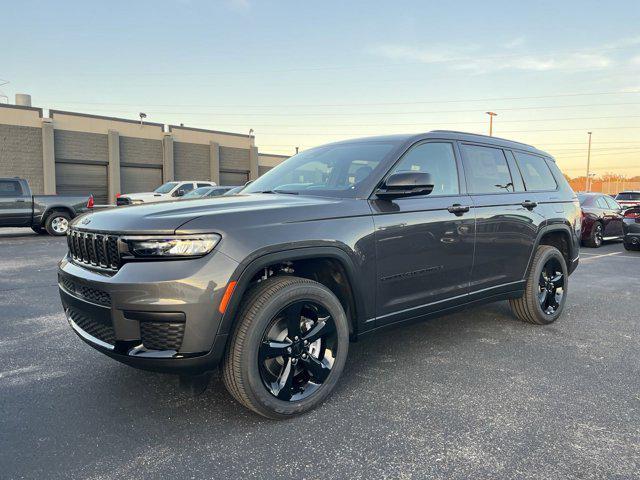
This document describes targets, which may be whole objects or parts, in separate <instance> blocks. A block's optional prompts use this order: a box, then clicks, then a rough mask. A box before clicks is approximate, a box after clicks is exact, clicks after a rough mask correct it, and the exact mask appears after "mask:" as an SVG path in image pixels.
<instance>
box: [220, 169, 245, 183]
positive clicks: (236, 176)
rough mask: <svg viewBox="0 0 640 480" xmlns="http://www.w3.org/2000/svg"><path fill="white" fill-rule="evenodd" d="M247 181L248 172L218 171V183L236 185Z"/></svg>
mask: <svg viewBox="0 0 640 480" xmlns="http://www.w3.org/2000/svg"><path fill="white" fill-rule="evenodd" d="M248 181H249V172H228V171H227V172H225V171H224V170H221V171H220V185H229V186H237V185H244V184H245V183H247V182H248Z"/></svg>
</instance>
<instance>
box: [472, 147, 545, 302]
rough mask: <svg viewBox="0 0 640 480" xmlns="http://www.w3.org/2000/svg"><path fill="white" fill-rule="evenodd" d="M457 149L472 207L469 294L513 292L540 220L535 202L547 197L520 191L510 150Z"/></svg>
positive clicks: (494, 148)
mask: <svg viewBox="0 0 640 480" xmlns="http://www.w3.org/2000/svg"><path fill="white" fill-rule="evenodd" d="M460 149H461V151H462V160H463V164H464V170H465V178H466V181H467V190H468V191H469V194H470V195H471V198H472V200H473V204H474V207H475V210H476V248H475V256H474V264H473V272H472V274H471V293H474V292H476V293H478V292H483V291H485V294H486V295H491V294H494V293H495V294H497V293H500V292H503V291H509V290H512V289H514V288H516V287H517V285H516V284H517V283H519V282H521V281H522V280H523V279H524V275H525V272H526V269H527V265H528V263H529V258H530V255H531V252H532V250H533V246H534V244H535V241H536V237H537V234H538V229H539V227H540V225H541V224H542V223H543V222H544V221H545V217H544V215H543V213H542V211H543V209H542V208H541V207H540V205H539V201H540V200H541V199H542V198H544V197H546V195H545V196H542V195H540V194H536V193H535V192H534V191H531V192H528V191H526V190H525V186H524V182H523V179H522V175H521V174H520V171H519V168H518V166H517V164H516V162H515V158H514V157H513V156H512V152H511V151H509V150H505V149H503V148H500V147H496V146H492V145H484V144H475V143H462V144H461V146H460ZM538 158H539V159H540V161H542V162H543V163H544V159H542V157H538ZM545 167H546V163H545ZM546 168H547V170H548V167H546ZM549 175H550V176H551V173H550V172H549Z"/></svg>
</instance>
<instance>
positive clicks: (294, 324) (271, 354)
mask: <svg viewBox="0 0 640 480" xmlns="http://www.w3.org/2000/svg"><path fill="white" fill-rule="evenodd" d="M337 347H338V336H337V332H336V327H335V323H334V320H333V318H332V317H331V315H330V314H329V312H328V311H327V309H326V308H324V307H323V306H322V305H320V304H318V303H315V302H313V301H307V300H302V301H297V302H294V303H292V304H291V305H288V306H287V307H285V308H283V309H282V310H281V311H280V312H278V314H277V315H276V316H275V318H274V319H273V320H272V321H271V322H270V324H269V325H268V326H267V328H266V330H265V332H264V335H263V337H262V343H261V345H260V350H259V352H258V368H259V369H260V378H261V379H262V382H263V384H264V386H265V387H266V388H267V390H268V391H269V393H271V395H273V396H274V397H276V398H278V399H279V400H284V401H290V402H294V401H299V400H303V399H305V398H307V397H309V396H310V395H312V394H313V393H314V392H315V391H316V390H317V389H318V388H320V386H321V385H322V384H323V383H324V381H325V380H326V379H327V377H328V376H329V374H330V373H331V369H332V367H333V364H334V362H335V358H336V355H337Z"/></svg>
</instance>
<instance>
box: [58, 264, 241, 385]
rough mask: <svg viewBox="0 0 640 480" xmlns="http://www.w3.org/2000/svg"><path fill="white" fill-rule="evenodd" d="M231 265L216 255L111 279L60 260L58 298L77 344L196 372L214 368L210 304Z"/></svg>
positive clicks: (149, 365) (214, 322)
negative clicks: (75, 334) (76, 338)
mask: <svg viewBox="0 0 640 480" xmlns="http://www.w3.org/2000/svg"><path fill="white" fill-rule="evenodd" d="M237 267H238V263H237V262H235V261H234V260H232V259H230V258H229V257H227V256H225V255H224V254H222V253H220V252H214V253H212V254H210V255H207V256H205V257H203V258H199V259H194V260H175V261H154V262H138V263H127V264H125V265H123V266H122V267H121V268H120V270H119V271H118V272H116V273H115V274H113V275H106V274H103V273H100V272H97V271H93V270H88V269H87V268H84V267H81V266H79V265H77V264H75V263H73V261H71V260H70V259H69V258H68V257H65V258H64V259H63V260H62V261H61V262H60V267H59V272H58V283H59V289H60V298H61V301H62V305H63V308H64V311H65V314H66V316H67V319H68V321H69V324H70V326H71V328H72V329H73V330H74V331H75V332H76V333H77V334H78V336H80V337H81V338H82V339H83V340H84V341H85V342H87V343H88V344H89V345H91V346H92V347H94V348H96V349H97V350H99V351H101V352H102V353H104V354H106V355H109V356H110V357H112V358H115V359H116V360H118V361H121V362H123V363H126V364H128V365H131V366H134V367H137V368H143V369H147V370H154V371H163V372H174V373H199V372H202V371H206V370H209V369H213V368H215V367H216V365H217V364H218V363H219V361H220V359H221V358H222V354H223V352H224V346H225V344H226V338H227V337H226V335H217V333H218V327H219V324H220V320H221V314H220V313H219V312H218V305H219V304H220V301H221V299H222V296H223V295H224V290H225V288H226V286H227V283H228V282H229V280H230V278H231V276H232V275H233V274H234V272H235V270H236V268H237Z"/></svg>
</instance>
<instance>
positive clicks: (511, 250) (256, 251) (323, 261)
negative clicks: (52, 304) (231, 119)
mask: <svg viewBox="0 0 640 480" xmlns="http://www.w3.org/2000/svg"><path fill="white" fill-rule="evenodd" d="M580 221H581V216H580V206H579V203H578V200H577V197H576V195H575V194H574V192H573V191H572V190H571V188H570V187H569V185H568V184H567V182H566V181H565V180H564V178H563V176H562V174H561V173H560V171H559V169H558V167H557V166H556V164H555V161H554V160H553V159H552V158H551V157H550V156H549V155H548V154H546V153H544V152H542V151H540V150H537V149H535V148H533V147H531V146H528V145H524V144H522V143H517V142H512V141H508V140H501V139H497V138H492V137H485V136H480V135H471V134H464V133H457V132H449V131H433V132H429V133H426V134H421V135H395V136H381V137H373V138H367V139H361V140H351V141H345V142H338V143H332V144H329V145H325V146H321V147H317V148H313V149H310V150H307V151H304V152H302V153H300V154H298V155H296V156H294V157H292V158H290V159H288V160H287V161H285V162H284V163H282V164H281V165H279V166H277V167H275V168H274V169H272V170H271V171H269V172H268V173H267V174H265V175H264V176H262V177H260V178H259V179H257V180H256V181H255V182H253V183H252V184H251V185H249V186H247V187H245V188H244V189H243V191H242V193H241V194H239V195H235V196H230V197H226V196H223V197H219V198H217V199H213V200H212V199H207V200H194V201H190V202H175V203H170V204H167V203H165V204H155V205H141V206H134V207H126V208H121V209H116V210H112V211H105V212H96V213H93V214H91V215H88V216H85V217H83V218H82V219H80V220H79V221H76V222H75V223H74V225H73V226H72V228H71V230H70V233H69V235H68V241H69V253H68V254H67V255H66V256H65V258H64V259H63V260H62V261H61V262H60V268H59V285H60V295H61V297H62V304H63V306H64V311H65V312H66V315H67V317H68V320H69V323H70V325H71V327H72V328H73V330H74V331H75V332H76V333H77V334H78V335H79V336H80V337H81V338H82V339H83V340H84V341H85V342H87V343H88V344H90V345H91V346H92V347H94V348H96V349H97V350H99V351H101V352H103V353H105V354H106V355H109V356H111V357H113V358H115V359H116V360H119V361H121V362H124V363H126V364H129V365H131V366H135V367H139V368H144V369H149V370H156V371H163V372H173V373H178V374H180V375H181V376H182V378H184V377H185V376H187V375H196V374H201V373H202V372H209V371H212V370H214V369H215V368H216V367H217V366H221V369H222V372H223V381H224V383H225V385H226V387H227V389H228V390H229V392H230V393H231V394H232V395H233V396H234V397H235V398H236V399H237V400H238V401H239V402H241V403H242V404H243V405H245V406H246V407H248V408H250V409H252V410H254V411H255V412H257V413H259V414H262V415H264V416H267V417H270V418H286V417H289V416H292V415H295V414H299V413H302V412H305V411H308V410H310V409H311V408H313V407H315V406H317V405H318V404H319V403H321V402H322V401H323V400H324V399H325V398H326V397H327V395H329V393H330V392H331V391H332V390H333V388H334V387H335V385H336V382H337V381H338V378H339V377H340V374H341V372H342V370H343V367H344V364H345V360H346V358H347V352H348V349H349V341H350V340H352V341H354V340H356V339H358V338H361V337H362V336H364V335H367V334H371V333H373V332H376V331H379V330H382V329H384V328H387V327H389V326H392V325H398V324H402V323H406V322H410V321H413V320H416V319H426V318H429V317H434V316H439V315H443V314H446V313H449V312H452V311H454V310H457V309H460V308H464V307H469V306H472V305H477V304H481V303H485V302H492V301H497V300H509V302H510V304H511V306H512V309H513V312H514V313H515V315H516V316H517V317H518V318H520V319H522V320H524V321H526V322H530V323H534V324H549V323H551V322H553V321H555V320H556V319H557V318H558V316H559V315H560V314H561V312H562V310H563V307H564V305H565V302H566V298H567V287H568V276H569V274H571V273H572V272H573V270H574V269H575V268H576V266H577V264H578V253H579V252H578V248H579V246H578V245H579V238H580Z"/></svg>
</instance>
